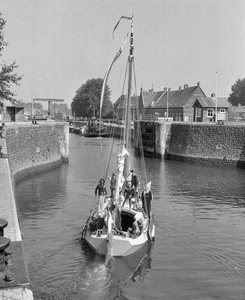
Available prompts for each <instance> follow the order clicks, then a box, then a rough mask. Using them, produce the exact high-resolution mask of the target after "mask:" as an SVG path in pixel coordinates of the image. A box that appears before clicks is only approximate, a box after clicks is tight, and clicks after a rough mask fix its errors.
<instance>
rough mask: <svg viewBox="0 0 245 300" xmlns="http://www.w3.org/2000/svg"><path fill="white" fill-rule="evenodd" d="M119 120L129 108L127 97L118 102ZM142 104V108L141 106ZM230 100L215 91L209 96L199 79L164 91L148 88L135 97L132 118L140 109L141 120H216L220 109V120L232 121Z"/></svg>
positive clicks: (218, 118)
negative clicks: (216, 94) (191, 83)
mask: <svg viewBox="0 0 245 300" xmlns="http://www.w3.org/2000/svg"><path fill="white" fill-rule="evenodd" d="M117 107H118V108H119V109H118V115H119V119H121V118H122V116H123V111H124V108H125V100H124V97H122V96H121V97H120V98H119V99H118V101H117ZM137 107H138V108H137ZM229 107H230V104H229V102H228V101H227V99H226V98H221V97H219V98H218V99H217V103H216V98H215V95H214V94H212V95H211V97H207V96H206V95H205V93H204V92H203V90H202V89H201V87H200V83H199V82H198V83H197V85H196V86H191V87H189V86H188V85H187V84H185V85H184V86H183V88H182V87H181V86H180V87H179V89H178V90H171V89H170V88H165V89H164V90H163V91H153V89H152V90H150V91H144V90H143V89H141V91H140V96H134V97H133V101H132V106H131V111H132V118H133V115H134V112H135V111H136V110H137V109H138V115H139V119H140V120H157V119H159V118H163V119H170V120H173V121H177V122H214V121H215V116H216V111H217V120H220V121H228V113H227V111H228V108H229Z"/></svg>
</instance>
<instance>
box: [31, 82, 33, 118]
mask: <svg viewBox="0 0 245 300" xmlns="http://www.w3.org/2000/svg"><path fill="white" fill-rule="evenodd" d="M31 119H33V93H32V82H31Z"/></svg>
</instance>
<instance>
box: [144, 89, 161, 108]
mask: <svg viewBox="0 0 245 300" xmlns="http://www.w3.org/2000/svg"><path fill="white" fill-rule="evenodd" d="M163 93H164V92H163V91H160V92H147V91H142V101H143V105H144V107H149V106H152V105H154V103H155V102H156V101H157V100H158V99H159V97H160V96H161V95H162V94H163Z"/></svg>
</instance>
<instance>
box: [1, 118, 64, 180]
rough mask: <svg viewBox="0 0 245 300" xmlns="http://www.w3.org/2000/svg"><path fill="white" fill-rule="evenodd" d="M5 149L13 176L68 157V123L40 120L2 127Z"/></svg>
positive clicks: (60, 161) (15, 177) (53, 163)
mask: <svg viewBox="0 0 245 300" xmlns="http://www.w3.org/2000/svg"><path fill="white" fill-rule="evenodd" d="M6 141H7V151H8V159H9V165H10V170H11V174H12V175H13V176H14V179H18V178H20V177H22V176H25V175H28V174H31V173H34V172H37V171H41V170H44V169H47V168H50V167H54V166H56V165H59V164H61V163H62V161H63V160H68V149H69V125H68V123H67V124H64V123H44V124H38V125H23V126H10V127H7V129H6Z"/></svg>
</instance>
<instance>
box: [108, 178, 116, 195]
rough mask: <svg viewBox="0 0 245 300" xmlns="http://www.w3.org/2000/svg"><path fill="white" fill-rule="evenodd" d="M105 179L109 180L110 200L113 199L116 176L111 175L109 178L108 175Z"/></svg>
mask: <svg viewBox="0 0 245 300" xmlns="http://www.w3.org/2000/svg"><path fill="white" fill-rule="evenodd" d="M107 177H108V178H109V179H110V190H111V198H114V193H115V190H116V184H117V178H116V174H115V173H113V174H112V176H111V177H110V176H109V175H107Z"/></svg>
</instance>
